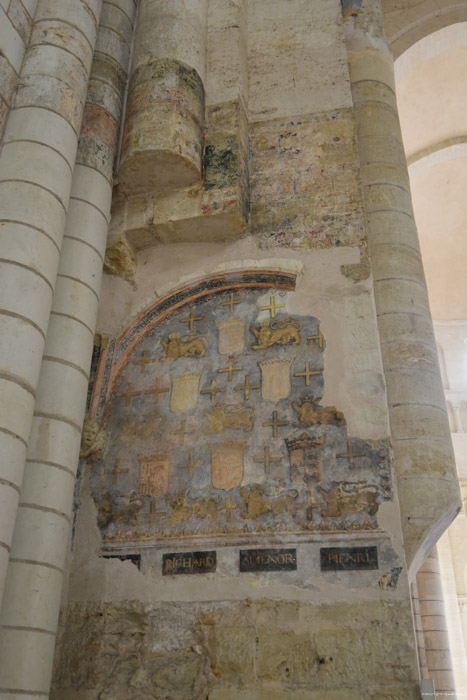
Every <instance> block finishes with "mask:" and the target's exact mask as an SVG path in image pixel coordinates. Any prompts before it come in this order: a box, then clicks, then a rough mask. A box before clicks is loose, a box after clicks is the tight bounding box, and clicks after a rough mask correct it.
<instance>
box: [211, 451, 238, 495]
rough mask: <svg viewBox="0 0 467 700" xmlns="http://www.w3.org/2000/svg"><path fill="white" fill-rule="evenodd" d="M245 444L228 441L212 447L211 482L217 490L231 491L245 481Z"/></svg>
mask: <svg viewBox="0 0 467 700" xmlns="http://www.w3.org/2000/svg"><path fill="white" fill-rule="evenodd" d="M245 445H246V443H245V442H233V441H232V440H226V441H225V442H224V443H222V444H221V445H211V482H212V485H213V487H214V488H215V489H224V490H225V491H229V490H230V489H234V488H235V487H236V486H240V484H241V483H242V481H243V451H244V449H245Z"/></svg>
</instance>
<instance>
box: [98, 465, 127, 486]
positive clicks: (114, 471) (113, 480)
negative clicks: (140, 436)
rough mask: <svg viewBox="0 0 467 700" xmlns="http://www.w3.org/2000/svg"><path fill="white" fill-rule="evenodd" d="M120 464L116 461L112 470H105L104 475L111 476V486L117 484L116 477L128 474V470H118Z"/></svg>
mask: <svg viewBox="0 0 467 700" xmlns="http://www.w3.org/2000/svg"><path fill="white" fill-rule="evenodd" d="M119 464H120V461H119V460H118V459H117V460H116V461H115V464H114V468H113V469H107V470H106V471H105V472H104V474H112V484H116V483H117V479H118V475H119V474H128V472H129V471H130V470H129V469H119V468H118V465H119Z"/></svg>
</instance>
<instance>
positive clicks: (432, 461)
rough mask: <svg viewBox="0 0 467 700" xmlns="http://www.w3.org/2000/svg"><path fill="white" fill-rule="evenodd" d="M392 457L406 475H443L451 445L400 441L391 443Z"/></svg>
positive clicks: (420, 441)
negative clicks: (426, 473)
mask: <svg viewBox="0 0 467 700" xmlns="http://www.w3.org/2000/svg"><path fill="white" fill-rule="evenodd" d="M393 451H394V457H395V459H397V460H398V463H399V464H400V468H401V471H402V472H405V473H407V474H414V475H415V474H424V473H425V472H428V473H435V472H438V473H439V474H444V472H445V469H446V466H445V465H446V463H449V462H450V460H451V445H450V444H449V443H443V442H441V441H436V440H430V439H427V440H417V439H414V440H404V439H402V440H400V441H396V442H394V443H393Z"/></svg>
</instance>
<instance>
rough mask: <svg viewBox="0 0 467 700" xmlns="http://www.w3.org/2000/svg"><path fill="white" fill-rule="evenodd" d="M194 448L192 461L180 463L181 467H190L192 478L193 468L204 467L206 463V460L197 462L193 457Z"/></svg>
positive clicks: (191, 454)
mask: <svg viewBox="0 0 467 700" xmlns="http://www.w3.org/2000/svg"><path fill="white" fill-rule="evenodd" d="M193 453H194V449H193V450H190V461H189V462H188V464H180V469H188V470H189V471H188V473H189V475H190V479H192V478H193V469H194V468H195V467H202V466H203V465H204V462H195V461H194V457H193Z"/></svg>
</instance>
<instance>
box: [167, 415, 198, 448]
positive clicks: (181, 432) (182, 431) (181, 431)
mask: <svg viewBox="0 0 467 700" xmlns="http://www.w3.org/2000/svg"><path fill="white" fill-rule="evenodd" d="M185 425H186V420H182V421H181V423H180V427H179V428H177V430H173V431H172V432H171V433H170V434H171V435H179V436H180V442H179V444H180V445H183V444H184V442H185V435H189V434H190V433H194V432H195V431H194V430H185Z"/></svg>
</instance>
